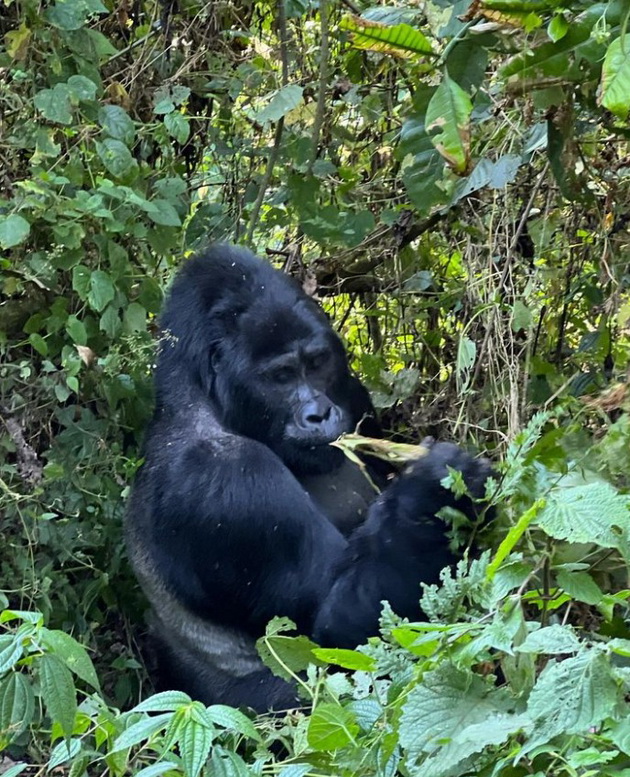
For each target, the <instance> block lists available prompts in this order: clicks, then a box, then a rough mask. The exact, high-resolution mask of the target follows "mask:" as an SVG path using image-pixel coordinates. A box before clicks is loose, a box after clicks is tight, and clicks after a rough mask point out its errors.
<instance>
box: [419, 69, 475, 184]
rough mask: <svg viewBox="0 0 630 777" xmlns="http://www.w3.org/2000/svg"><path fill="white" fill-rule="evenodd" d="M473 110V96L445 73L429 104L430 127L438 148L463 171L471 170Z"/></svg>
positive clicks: (432, 138)
mask: <svg viewBox="0 0 630 777" xmlns="http://www.w3.org/2000/svg"><path fill="white" fill-rule="evenodd" d="M471 112H472V102H471V100H470V97H469V96H468V95H467V94H466V92H465V91H464V90H463V89H462V88H461V87H460V86H459V85H458V84H457V83H456V82H455V81H453V80H452V79H451V78H449V76H448V73H445V74H444V78H443V79H442V83H441V84H440V85H439V86H438V88H437V89H436V91H435V94H434V95H433V97H432V98H431V100H430V102H429V105H428V106H427V115H426V119H425V120H426V128H427V132H428V133H429V134H430V137H431V142H432V143H433V145H434V146H435V148H436V149H437V150H438V152H439V153H440V154H441V155H442V156H443V157H444V159H445V160H446V162H447V164H448V165H450V167H452V168H453V170H455V172H456V173H459V174H462V173H465V172H466V171H467V169H468V166H469V162H470V131H469V126H470V114H471ZM433 130H437V132H433Z"/></svg>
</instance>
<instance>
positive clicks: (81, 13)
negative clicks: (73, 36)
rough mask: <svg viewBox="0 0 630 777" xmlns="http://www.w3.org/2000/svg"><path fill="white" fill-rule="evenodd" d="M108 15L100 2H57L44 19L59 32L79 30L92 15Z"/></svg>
mask: <svg viewBox="0 0 630 777" xmlns="http://www.w3.org/2000/svg"><path fill="white" fill-rule="evenodd" d="M101 13H109V9H107V8H106V7H105V6H104V5H103V4H102V3H101V2H100V0H57V1H56V3H55V4H54V6H52V8H48V9H47V10H46V18H47V20H48V21H49V22H50V24H52V25H53V27H57V28H59V29H60V30H79V29H81V27H83V26H84V25H85V24H86V23H87V21H88V19H89V18H90V17H91V16H93V15H94V14H101Z"/></svg>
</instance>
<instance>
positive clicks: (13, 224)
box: [0, 213, 31, 248]
mask: <svg viewBox="0 0 630 777" xmlns="http://www.w3.org/2000/svg"><path fill="white" fill-rule="evenodd" d="M30 231H31V225H30V224H29V223H28V221H27V220H26V219H25V218H23V217H22V216H18V215H17V213H12V214H11V215H10V216H0V248H13V246H16V245H19V244H20V243H23V242H24V241H25V240H26V238H27V237H28V236H29V233H30Z"/></svg>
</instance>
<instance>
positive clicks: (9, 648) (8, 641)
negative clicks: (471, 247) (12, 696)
mask: <svg viewBox="0 0 630 777" xmlns="http://www.w3.org/2000/svg"><path fill="white" fill-rule="evenodd" d="M23 654H24V648H23V646H22V640H21V639H20V637H19V636H17V635H15V636H14V635H13V634H3V635H2V636H0V673H2V672H8V671H9V669H11V668H12V667H14V666H15V664H17V662H18V661H19V660H20V658H22V655H23Z"/></svg>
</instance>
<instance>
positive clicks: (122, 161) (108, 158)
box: [95, 138, 138, 178]
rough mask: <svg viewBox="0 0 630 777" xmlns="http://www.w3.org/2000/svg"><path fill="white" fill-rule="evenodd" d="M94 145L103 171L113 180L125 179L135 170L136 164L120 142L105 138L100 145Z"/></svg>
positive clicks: (129, 152)
mask: <svg viewBox="0 0 630 777" xmlns="http://www.w3.org/2000/svg"><path fill="white" fill-rule="evenodd" d="M95 145H96V153H97V154H98V155H99V157H100V160H101V162H102V163H103V164H104V165H105V169H106V170H107V171H108V172H110V173H111V174H112V175H113V176H114V177H115V178H125V177H127V176H128V175H129V173H131V172H133V171H135V169H136V168H137V166H138V163H137V162H136V160H135V159H134V158H133V156H132V155H131V151H129V149H128V148H127V146H126V145H125V144H124V143H123V142H122V140H116V138H105V139H104V140H103V141H102V143H96V144H95Z"/></svg>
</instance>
